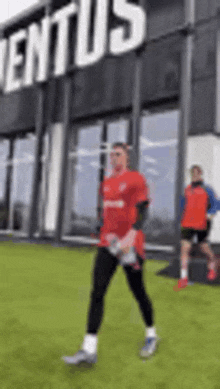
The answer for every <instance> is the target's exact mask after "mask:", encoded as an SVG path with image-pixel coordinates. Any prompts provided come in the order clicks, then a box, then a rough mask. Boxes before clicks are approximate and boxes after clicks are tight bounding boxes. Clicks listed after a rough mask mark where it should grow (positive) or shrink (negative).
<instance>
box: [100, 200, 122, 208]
mask: <svg viewBox="0 0 220 389" xmlns="http://www.w3.org/2000/svg"><path fill="white" fill-rule="evenodd" d="M104 207H105V208H106V207H111V208H123V207H124V201H123V200H105V201H104Z"/></svg>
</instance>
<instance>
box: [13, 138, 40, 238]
mask: <svg viewBox="0 0 220 389" xmlns="http://www.w3.org/2000/svg"><path fill="white" fill-rule="evenodd" d="M34 151H35V136H34V135H32V134H29V135H28V136H26V137H24V138H17V139H15V145H14V157H13V174H12V192H11V204H10V228H11V229H13V230H20V231H22V232H25V233H27V232H28V222H29V210H30V203H31V196H32V183H33V168H34Z"/></svg>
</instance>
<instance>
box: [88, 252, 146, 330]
mask: <svg viewBox="0 0 220 389" xmlns="http://www.w3.org/2000/svg"><path fill="white" fill-rule="evenodd" d="M138 260H139V262H140V265H141V269H140V270H134V269H133V268H132V267H131V266H129V265H128V266H124V267H123V269H124V271H125V274H126V277H127V281H128V284H129V287H130V289H131V290H132V292H133V294H134V296H135V298H136V300H137V302H138V304H139V307H140V310H141V314H142V317H143V319H144V322H145V323H146V326H150V327H151V326H152V325H153V309H152V304H151V301H150V299H149V297H148V296H147V293H146V290H145V287H144V284H143V259H142V258H140V257H138ZM117 266H118V259H117V258H116V257H114V256H113V255H111V254H110V253H109V252H108V250H107V249H106V248H104V247H100V248H99V249H98V253H97V256H96V258H95V265H94V269H93V274H92V289H91V295H90V307H89V311H88V323H87V333H90V334H97V333H98V330H99V328H100V325H101V322H102V318H103V313H104V297H105V294H106V291H107V288H108V285H109V283H110V281H111V279H112V277H113V275H114V273H115V271H116V268H117Z"/></svg>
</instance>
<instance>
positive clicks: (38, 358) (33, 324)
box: [0, 242, 220, 389]
mask: <svg viewBox="0 0 220 389" xmlns="http://www.w3.org/2000/svg"><path fill="white" fill-rule="evenodd" d="M94 253H95V249H68V248H55V247H51V246H49V245H48V246H46V245H45V246H43V245H28V244H13V243H9V242H8V243H1V259H0V264H1V266H0V269H1V272H0V277H1V283H0V293H1V309H0V331H1V338H0V339H1V346H0V389H27V388H28V389H113V388H116V389H136V388H149V389H166V388H169V389H181V388H183V389H194V388H198V389H220V289H219V288H218V287H210V286H206V285H199V284H194V285H193V286H191V287H189V288H188V289H185V290H182V291H180V292H174V291H173V286H174V285H175V284H176V280H173V279H172V280H171V279H168V278H162V277H159V276H157V275H156V273H157V271H158V270H160V269H162V268H163V267H165V266H166V262H161V261H147V262H146V264H145V281H146V284H147V290H148V293H149V295H150V296H151V299H152V301H153V305H154V309H155V319H156V325H157V329H158V333H159V336H160V337H161V343H160V346H159V349H158V352H157V354H156V355H155V356H154V357H153V358H151V359H150V360H147V361H143V360H141V359H140V358H139V356H138V352H139V348H140V347H141V346H142V343H143V340H144V324H143V321H142V318H141V316H140V313H139V310H138V306H137V305H136V302H135V300H134V299H133V297H132V294H131V293H130V291H129V289H128V286H127V284H126V279H125V276H124V274H123V270H122V268H120V267H119V268H118V270H117V273H116V274H115V276H114V278H113V280H112V283H111V285H110V288H109V290H108V293H107V296H106V306H105V315H104V320H103V323H102V327H101V330H100V333H99V347H98V358H99V360H98V363H97V364H96V365H95V366H94V367H92V368H89V369H86V368H79V367H77V368H69V367H67V366H65V365H64V363H63V362H62V361H61V357H62V356H63V355H71V354H74V353H75V352H76V351H77V350H78V348H79V346H80V345H81V343H82V340H83V336H84V333H85V326H86V318H87V307H88V298H89V294H90V281H91V269H92V266H93V258H94Z"/></svg>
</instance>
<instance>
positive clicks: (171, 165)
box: [140, 110, 179, 245]
mask: <svg viewBox="0 0 220 389" xmlns="http://www.w3.org/2000/svg"><path fill="white" fill-rule="evenodd" d="M178 126H179V111H177V110H170V111H165V112H159V113H152V114H150V113H146V114H145V115H143V116H142V120H141V141H140V171H141V172H142V173H143V174H144V175H145V177H146V179H147V182H148V184H149V189H150V197H151V204H150V212H149V218H148V220H147V222H146V224H145V233H146V236H147V243H152V244H159V245H160V244H162V245H166V244H168V245H173V244H174V234H175V227H174V222H175V177H176V168H177V152H178V150H177V140H178Z"/></svg>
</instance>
